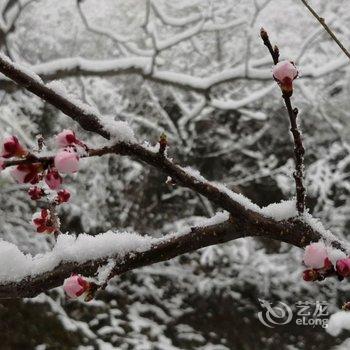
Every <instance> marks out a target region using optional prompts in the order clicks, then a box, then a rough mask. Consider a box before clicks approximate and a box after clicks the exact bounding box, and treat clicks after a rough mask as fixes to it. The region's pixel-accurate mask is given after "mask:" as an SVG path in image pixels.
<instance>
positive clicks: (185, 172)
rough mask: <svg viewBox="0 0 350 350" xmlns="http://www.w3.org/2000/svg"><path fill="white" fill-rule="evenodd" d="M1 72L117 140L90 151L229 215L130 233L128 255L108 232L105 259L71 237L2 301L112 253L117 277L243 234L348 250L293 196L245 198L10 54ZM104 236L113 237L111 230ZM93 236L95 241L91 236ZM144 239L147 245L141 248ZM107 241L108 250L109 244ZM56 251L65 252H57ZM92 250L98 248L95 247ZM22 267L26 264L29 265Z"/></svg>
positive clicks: (36, 159) (10, 286) (4, 288)
mask: <svg viewBox="0 0 350 350" xmlns="http://www.w3.org/2000/svg"><path fill="white" fill-rule="evenodd" d="M0 71H1V72H2V73H3V74H4V75H6V76H7V77H8V78H10V79H12V80H14V81H15V82H16V83H17V84H19V85H20V86H22V87H23V88H25V89H27V90H28V91H31V92H32V93H34V94H36V95H37V96H39V97H40V98H42V99H43V100H45V101H47V102H48V103H50V104H52V105H53V106H55V107H56V108H58V109H59V110H61V111H62V112H63V113H64V114H66V115H67V116H69V117H71V118H72V119H73V120H75V121H76V122H78V123H79V124H80V126H81V127H82V128H84V129H85V130H87V131H90V132H95V133H97V134H99V135H101V136H103V137H104V138H106V139H111V145H109V146H105V147H102V148H100V149H90V150H88V151H87V152H88V155H89V156H103V155H105V154H117V155H122V156H130V157H133V158H134V159H136V160H138V161H140V162H143V163H146V164H148V165H151V166H152V167H154V168H156V169H158V170H159V171H161V172H163V173H165V174H166V175H168V176H169V177H170V178H171V179H172V182H173V183H176V184H177V185H181V186H183V187H186V188H189V189H191V190H193V191H194V192H196V193H198V194H201V195H202V196H204V197H206V198H207V199H208V200H209V201H210V202H211V203H213V204H215V205H216V206H218V207H220V208H222V209H224V210H226V211H227V214H225V215H226V216H225V220H223V221H221V220H220V223H218V222H217V221H215V220H214V222H213V221H211V222H209V224H208V223H207V224H208V225H205V226H204V227H194V228H191V229H189V230H188V231H187V232H185V233H181V234H175V235H172V236H170V237H168V238H162V239H160V240H159V241H154V240H149V239H147V238H141V237H138V238H137V239H135V240H134V238H135V237H134V236H132V237H131V236H128V237H129V238H130V242H128V240H127V243H126V246H127V247H128V249H127V248H125V250H123V251H122V254H120V253H121V251H120V250H118V244H119V239H117V238H116V239H115V244H116V250H113V249H114V248H113V246H112V245H111V242H110V240H109V239H110V236H111V237H114V236H113V234H112V233H110V234H108V240H107V241H108V244H107V245H108V251H105V248H103V249H102V248H101V250H100V251H99V253H98V254H100V255H99V256H98V257H97V256H95V255H89V254H87V255H85V256H84V254H83V251H84V249H82V247H81V246H80V245H79V244H80V243H81V242H83V243H82V244H83V246H84V244H85V243H84V239H86V240H87V241H88V242H90V243H88V244H91V242H92V241H93V238H81V240H79V239H78V240H77V241H76V243H74V242H73V241H72V242H70V243H71V249H72V250H71V251H69V249H68V248H67V249H68V250H64V249H63V252H62V254H60V253H59V252H60V248H59V246H58V247H57V248H54V250H53V252H52V253H48V255H47V259H48V260H49V261H50V264H51V265H50V264H48V265H45V264H43V265H40V264H41V262H40V263H39V265H40V266H41V267H40V266H39V267H38V265H37V262H38V261H40V259H42V257H41V258H28V259H29V262H28V264H29V266H31V267H30V268H29V270H28V271H27V272H24V273H22V275H21V276H20V277H18V280H16V281H14V280H11V279H10V280H8V277H7V280H6V278H4V279H3V281H2V285H1V286H0V296H2V297H3V298H5V297H7V298H11V297H23V296H34V295H36V294H38V293H40V292H42V291H44V290H47V289H50V288H52V287H55V286H57V285H59V284H61V283H62V281H63V279H64V278H66V277H68V276H69V275H70V274H71V272H72V271H75V272H78V273H84V274H87V275H93V274H94V273H95V272H96V270H97V268H98V267H99V266H100V265H103V264H105V263H106V259H109V258H111V257H113V258H115V259H116V260H117V264H116V265H115V267H114V268H113V274H112V275H115V274H121V273H124V272H126V271H129V270H131V269H134V268H137V267H139V266H144V265H149V264H153V263H156V262H159V261H164V260H168V259H171V258H173V257H175V256H178V255H181V254H184V253H187V252H191V251H194V250H196V249H199V248H201V247H205V246H209V245H213V244H219V243H223V242H226V241H229V240H232V239H236V238H240V237H249V236H259V237H264V238H268V239H274V240H278V241H281V242H287V243H290V244H293V245H295V246H298V247H304V246H306V245H307V244H309V243H310V242H312V241H318V240H320V239H323V240H324V241H326V242H327V243H328V244H329V245H333V246H334V247H336V248H339V249H341V250H344V251H348V250H347V247H346V246H345V245H344V244H343V243H342V242H341V241H339V240H338V239H337V238H336V237H334V236H333V235H332V234H331V233H330V232H329V231H327V230H325V229H324V228H323V227H322V225H321V224H320V223H319V222H318V221H316V220H315V219H313V218H312V217H311V216H310V215H309V214H308V213H304V214H303V215H299V216H297V212H296V209H295V203H294V201H291V202H283V203H280V204H272V205H270V206H268V207H265V208H260V207H259V206H257V205H256V204H254V203H252V202H251V201H250V200H249V199H247V198H246V197H244V196H243V195H241V194H237V193H235V192H233V191H231V190H230V189H228V188H227V187H225V186H224V185H222V184H218V183H214V182H210V181H208V180H206V179H205V178H204V177H203V176H201V175H200V174H199V173H198V172H197V171H194V170H193V169H190V168H184V167H181V166H179V165H177V164H176V163H175V162H174V161H173V160H172V159H170V158H168V157H167V156H166V154H165V153H164V145H163V147H160V148H159V150H161V149H162V150H163V151H162V152H160V151H159V150H158V149H150V148H149V147H147V146H143V145H140V144H138V143H136V142H135V139H134V137H133V133H132V131H131V130H130V129H129V128H128V127H127V126H126V125H124V124H121V123H120V122H116V123H113V122H110V123H108V124H107V123H106V122H105V121H104V119H103V118H102V117H101V116H99V115H98V113H96V112H95V111H93V110H92V109H91V108H89V107H88V106H86V105H84V104H82V103H81V102H79V101H77V100H74V99H72V98H71V97H70V96H67V95H65V93H64V92H63V91H61V90H60V89H59V87H57V86H55V85H52V84H51V85H49V86H48V85H45V83H44V82H43V81H42V80H41V79H40V78H39V77H38V76H37V75H35V74H33V73H32V72H30V71H28V70H27V69H23V68H22V67H20V66H18V65H15V64H13V63H12V62H11V61H10V60H8V59H7V58H6V57H3V56H0ZM165 142H166V140H165ZM161 146H162V145H161ZM165 146H166V145H165ZM50 161H52V159H51V158H50V157H44V158H42V159H41V158H40V156H33V155H31V154H29V155H27V156H26V158H24V159H22V160H16V161H15V163H13V161H5V162H4V166H10V165H13V164H20V163H21V162H33V163H40V162H50ZM11 162H12V163H11ZM220 218H221V219H222V218H223V217H222V216H220ZM61 236H62V235H59V236H58V242H60V240H62V242H63V241H64V240H65V239H68V240H69V239H73V240H74V238H60V237H61ZM83 237H85V236H83ZM99 237H106V234H104V235H101V236H99ZM125 237H127V236H125ZM91 239H92V241H90V240H91ZM100 239H101V240H102V241H103V240H104V239H105V238H98V237H97V238H96V242H95V243H96V244H98V243H99V240H100ZM138 242H139V243H140V245H138ZM95 243H92V244H95ZM145 243H147V244H145ZM57 244H59V243H57ZM104 244H105V243H103V247H105V246H104ZM135 244H136V246H135ZM1 248H3V253H4V252H5V251H10V252H11V251H12V252H14V254H17V255H18V258H19V257H20V256H21V258H19V260H20V261H23V262H24V258H23V257H25V256H24V255H23V254H22V253H20V252H19V251H18V250H16V248H15V247H14V246H12V245H11V246H9V245H7V244H6V243H5V245H2V247H0V250H1ZM129 248H130V249H129ZM55 249H56V250H57V252H58V253H57V254H56V250H55ZM78 251H79V253H78ZM88 251H90V252H91V250H89V249H88ZM21 254H22V255H23V257H22V255H21ZM80 254H82V255H83V256H84V257H83V258H82V260H80V258H79V256H81V255H80ZM94 254H95V253H94ZM3 256H5V255H3ZM72 256H75V257H72ZM76 256H77V257H76ZM44 257H45V255H44ZM51 259H52V261H53V262H52V261H51ZM33 261H34V262H33ZM43 266H44V267H43ZM8 268H9V267H8V265H6V264H2V267H1V268H0V276H9V274H8ZM23 268H24V269H25V264H24V266H23ZM40 268H43V270H40ZM1 269H3V270H1ZM37 269H39V270H37ZM1 271H2V272H1ZM24 271H25V270H24ZM14 276H18V274H14Z"/></svg>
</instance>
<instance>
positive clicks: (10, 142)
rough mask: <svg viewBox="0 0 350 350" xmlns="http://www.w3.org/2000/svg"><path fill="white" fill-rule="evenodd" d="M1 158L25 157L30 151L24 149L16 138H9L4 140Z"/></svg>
mask: <svg viewBox="0 0 350 350" xmlns="http://www.w3.org/2000/svg"><path fill="white" fill-rule="evenodd" d="M2 147H3V150H2V154H1V156H2V157H4V158H11V157H23V156H26V155H27V154H28V151H27V150H26V149H25V148H24V147H22V145H21V144H20V143H19V141H18V138H17V137H16V136H9V137H7V138H6V139H5V140H4V143H3V146H2Z"/></svg>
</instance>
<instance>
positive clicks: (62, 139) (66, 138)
mask: <svg viewBox="0 0 350 350" xmlns="http://www.w3.org/2000/svg"><path fill="white" fill-rule="evenodd" d="M56 143H57V145H58V147H61V148H64V147H67V146H70V145H73V144H76V143H79V142H78V139H77V138H76V136H75V133H74V131H72V130H67V129H66V130H63V131H62V132H60V133H59V134H58V135H57V136H56Z"/></svg>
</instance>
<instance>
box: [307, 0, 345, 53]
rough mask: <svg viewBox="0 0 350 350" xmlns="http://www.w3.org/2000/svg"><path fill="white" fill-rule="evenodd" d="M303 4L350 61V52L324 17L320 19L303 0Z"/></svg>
mask: <svg viewBox="0 0 350 350" xmlns="http://www.w3.org/2000/svg"><path fill="white" fill-rule="evenodd" d="M301 2H302V3H303V4H304V5H305V7H306V8H307V9H308V10H309V11H310V12H311V14H312V15H313V16H314V17H315V18H316V19H317V20H318V22H319V23H320V24H321V26H322V27H323V28H324V29H325V30H326V32H327V33H328V34H329V35H330V37H331V38H332V39H333V41H334V42H335V43H336V44H337V45H338V46H339V47H340V49H341V50H342V51H343V52H344V53H345V55H346V56H347V57H348V58H349V59H350V52H349V51H348V50H347V49H346V48H345V46H344V45H343V44H342V43H341V41H340V40H339V39H338V37H337V36H336V35H335V33H334V32H333V31H332V29H331V28H330V27H329V26H328V25H327V24H326V20H325V19H324V18H323V17H320V16H319V15H318V14H317V12H316V11H315V10H314V9H313V8H312V7H311V6H310V5H309V3H308V2H307V1H306V0H301Z"/></svg>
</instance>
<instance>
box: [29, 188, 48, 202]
mask: <svg viewBox="0 0 350 350" xmlns="http://www.w3.org/2000/svg"><path fill="white" fill-rule="evenodd" d="M28 194H29V196H30V198H31V199H32V200H34V201H36V200H38V199H40V198H41V197H42V196H44V194H45V192H44V190H43V189H42V188H39V187H37V186H33V187H31V188H30V189H29V190H28Z"/></svg>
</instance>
